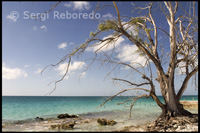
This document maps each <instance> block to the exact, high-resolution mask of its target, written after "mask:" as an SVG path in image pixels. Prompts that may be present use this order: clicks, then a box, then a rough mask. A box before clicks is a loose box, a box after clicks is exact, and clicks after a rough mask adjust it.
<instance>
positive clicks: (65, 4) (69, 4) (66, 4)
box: [64, 2, 72, 8]
mask: <svg viewBox="0 0 200 133" xmlns="http://www.w3.org/2000/svg"><path fill="white" fill-rule="evenodd" d="M64 6H65V7H67V8H70V7H72V2H70V3H64Z"/></svg>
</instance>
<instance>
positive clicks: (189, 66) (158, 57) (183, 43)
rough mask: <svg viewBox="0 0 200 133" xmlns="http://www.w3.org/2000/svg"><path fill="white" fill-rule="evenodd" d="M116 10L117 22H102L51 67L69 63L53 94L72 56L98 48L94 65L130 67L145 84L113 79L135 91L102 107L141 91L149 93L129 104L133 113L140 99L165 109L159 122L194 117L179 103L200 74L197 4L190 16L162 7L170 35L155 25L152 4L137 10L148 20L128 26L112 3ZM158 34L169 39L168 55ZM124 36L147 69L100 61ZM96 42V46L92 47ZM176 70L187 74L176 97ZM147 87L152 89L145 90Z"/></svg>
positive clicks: (174, 7)
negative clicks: (157, 86)
mask: <svg viewBox="0 0 200 133" xmlns="http://www.w3.org/2000/svg"><path fill="white" fill-rule="evenodd" d="M133 5H134V4H133ZM113 6H114V8H115V10H116V13H117V20H105V21H103V22H101V23H100V24H99V26H98V29H97V31H95V32H91V33H90V38H89V39H88V40H87V41H86V42H85V43H83V44H81V45H80V46H78V47H76V48H75V49H74V50H73V51H71V52H70V53H69V54H67V55H66V56H64V57H63V58H62V59H61V60H60V61H59V62H58V63H56V64H52V65H49V66H53V67H55V66H57V65H59V64H61V63H63V62H65V61H68V66H67V68H66V73H65V74H64V75H63V77H62V78H61V79H60V80H58V81H56V82H55V88H54V90H55V89H56V84H57V83H58V82H60V81H62V80H63V79H64V77H65V76H66V75H67V73H68V70H69V67H70V63H71V58H72V57H73V56H79V55H80V54H83V53H85V50H86V49H87V48H90V47H97V46H98V48H97V49H96V50H95V57H94V58H93V60H92V62H91V64H92V63H93V62H94V61H95V60H98V61H101V62H102V63H106V62H107V63H109V64H115V65H116V66H126V67H129V68H130V70H134V71H135V72H137V73H138V74H139V75H140V76H141V79H143V81H144V82H142V83H133V82H131V81H129V80H126V79H121V78H113V80H114V81H118V82H125V83H128V84H130V85H131V86H135V87H133V88H129V89H124V90H123V91H121V92H119V93H117V94H116V95H114V96H112V97H110V98H108V99H107V100H106V101H105V102H104V103H102V104H101V105H100V107H101V106H102V105H104V104H105V103H106V102H107V101H109V100H111V99H112V98H114V97H115V96H117V95H119V94H122V93H124V92H126V91H130V90H141V91H145V92H147V94H142V95H139V96H137V97H133V98H131V99H129V100H127V101H133V102H132V104H131V106H130V110H131V109H132V107H133V105H134V103H135V101H136V100H137V99H138V98H141V97H147V98H148V97H152V98H153V99H154V100H155V101H156V103H157V105H158V106H159V107H160V108H161V109H162V113H161V115H160V116H159V118H170V117H173V116H178V115H190V114H191V113H190V112H189V111H187V110H185V109H184V108H183V105H182V104H181V103H180V98H181V96H182V94H183V93H184V91H185V90H186V89H187V85H188V82H189V80H190V79H191V77H193V76H194V75H195V74H196V73H197V72H198V63H197V61H198V24H197V21H198V20H197V18H196V16H195V13H196V12H195V2H192V4H190V11H189V13H188V12H187V11H185V10H184V9H183V7H182V6H181V4H180V3H178V2H173V3H172V2H164V3H161V4H160V9H161V10H162V12H163V16H164V17H165V18H166V23H167V24H168V26H169V29H168V30H169V32H168V31H167V30H165V29H162V28H160V27H158V26H157V25H156V21H155V18H154V17H153V15H152V7H153V3H150V4H149V5H148V6H146V7H135V9H136V10H140V11H143V10H146V11H147V14H146V16H139V17H131V18H129V20H128V21H126V22H124V21H122V16H120V11H119V9H118V7H117V5H116V3H115V2H113ZM98 7H99V4H98ZM136 10H134V11H136ZM178 10H180V11H182V13H183V14H181V15H180V13H179V14H178ZM133 27H135V30H136V31H137V33H138V34H137V35H134V34H133ZM158 30H159V31H162V32H163V33H165V34H166V37H168V38H169V43H168V45H169V47H170V50H169V52H168V53H166V52H158V51H159V47H162V46H161V44H159V43H158V35H157V34H158ZM108 31H109V32H110V31H113V34H112V36H109V37H107V38H103V39H100V38H99V36H100V35H101V34H103V33H105V32H108ZM122 36H123V37H126V38H127V39H128V40H129V41H130V42H132V45H136V46H137V48H138V51H137V52H138V53H140V55H141V56H143V57H145V58H146V63H145V65H142V64H140V63H137V62H136V63H135V64H137V65H132V64H128V63H126V62H122V61H119V60H114V58H112V54H111V55H109V56H108V55H106V54H105V55H104V56H103V58H97V57H98V53H99V51H100V50H101V49H103V48H105V47H108V46H110V45H115V43H116V41H117V40H118V39H119V38H120V37H122ZM94 42H95V44H92V43H94ZM113 49H114V47H113ZM168 55H169V56H168ZM164 57H166V58H164ZM164 63H167V64H168V67H164ZM49 66H47V67H49ZM116 66H114V67H113V70H114V69H115V68H116ZM153 67H154V68H153ZM45 68H46V67H45ZM45 68H44V69H45ZM165 68H167V69H165ZM44 69H43V70H44ZM147 69H148V72H149V74H145V70H147ZM152 69H155V70H156V75H153V74H152ZM175 69H181V70H184V71H182V74H183V75H182V76H184V80H183V82H182V85H181V87H180V88H179V89H178V90H179V91H178V93H177V94H176V93H175V86H174V81H175V80H174V78H175V75H176V74H175ZM155 82H158V83H159V87H160V91H161V94H162V96H163V98H164V103H162V102H161V101H160V100H159V99H158V97H157V95H156V91H155ZM147 85H148V86H149V88H150V89H148V88H145V86H147ZM54 90H53V91H54ZM53 91H52V92H53ZM127 101H124V102H127ZM124 102H123V103H124Z"/></svg>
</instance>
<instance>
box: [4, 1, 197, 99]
mask: <svg viewBox="0 0 200 133" xmlns="http://www.w3.org/2000/svg"><path fill="white" fill-rule="evenodd" d="M56 3H57V2H38V1H37V2H3V3H2V6H3V7H2V73H3V74H2V94H3V95H19V96H31V95H33V96H44V95H46V94H48V93H50V92H51V91H52V90H53V88H54V83H53V82H52V81H56V80H59V79H60V78H62V75H63V74H64V73H65V68H66V66H67V63H68V62H67V61H66V62H65V63H63V64H60V65H58V66H56V67H48V68H47V69H46V70H45V71H44V72H43V74H42V75H41V74H40V72H41V70H42V69H43V68H45V67H46V66H47V65H50V64H56V63H57V62H59V60H60V59H62V57H64V56H65V55H67V54H68V53H69V52H70V51H71V50H73V49H74V47H76V46H79V45H80V44H83V43H84V42H85V41H86V39H88V38H89V36H90V32H91V31H96V30H97V26H98V24H99V23H100V22H102V21H103V20H106V19H116V18H117V13H116V11H115V9H114V8H113V7H112V6H108V5H112V2H101V3H100V7H101V8H100V9H99V10H97V11H96V12H95V9H96V7H97V2H86V1H82V2H61V3H59V4H58V5H57V6H56V7H55V8H54V9H53V10H52V11H51V12H49V13H47V14H45V15H41V13H44V12H46V11H48V10H49V9H51V8H52V6H53V5H55V4H56ZM116 3H117V5H118V8H119V10H120V13H121V15H122V16H131V17H136V16H138V14H137V13H132V11H133V9H134V5H138V6H145V4H147V3H145V2H134V4H133V3H132V2H116ZM181 4H183V5H184V4H185V5H187V4H188V3H184V2H183V3H181ZM103 5H106V6H103ZM155 10H156V8H155ZM155 10H153V16H154V17H155V21H156V22H157V25H158V26H160V27H163V28H166V29H167V28H168V24H167V23H166V19H165V18H164V17H163V18H162V16H159V15H158V13H157V12H156V11H155ZM40 15H41V18H35V16H40ZM31 16H32V17H31ZM92 16H94V17H95V19H92ZM123 21H124V22H125V21H126V18H124V19H123ZM132 30H134V27H132ZM111 33H112V32H108V33H106V34H103V35H101V36H100V37H101V38H104V39H105V38H107V37H109V36H110V35H111ZM134 34H137V32H134ZM158 40H159V43H162V44H163V45H164V44H165V43H167V42H168V40H167V39H166V38H165V37H164V34H163V33H159V36H158ZM98 48H99V47H91V48H88V49H86V51H85V54H84V55H82V56H81V57H79V58H76V57H74V58H72V62H71V65H70V70H69V73H68V75H67V76H66V77H65V79H64V80H63V81H62V82H59V83H58V84H57V89H56V90H55V91H54V92H53V93H51V96H110V95H114V94H116V93H117V92H119V91H121V90H122V88H121V87H120V86H118V85H117V84H113V82H112V81H111V80H110V79H111V78H113V77H114V76H119V75H120V76H125V77H127V75H128V74H130V69H128V68H125V67H124V68H120V70H119V71H117V72H115V73H112V74H110V75H109V76H107V74H108V73H109V72H110V71H111V70H112V66H110V67H109V66H106V65H103V66H102V65H101V64H100V63H99V62H97V61H95V62H94V63H93V64H92V65H91V66H90V67H89V68H88V65H89V64H90V62H91V60H87V59H90V58H93V57H94V51H95V50H96V49H98ZM112 48H113V46H112V45H111V46H110V47H106V48H104V49H102V50H101V51H99V53H100V54H103V53H104V52H106V53H111V51H112ZM164 48H165V51H168V50H169V46H168V45H165V46H164ZM136 50H137V47H136V46H135V45H133V44H131V42H129V41H128V40H127V39H126V38H125V37H120V38H119V39H118V40H117V42H116V44H115V51H114V55H113V56H115V58H117V59H119V60H120V61H123V62H129V63H130V62H132V61H137V62H139V63H141V64H144V62H145V58H144V57H140V56H139V55H138V54H134V55H133V53H135V51H136ZM130 55H132V56H130ZM87 68H88V69H87ZM86 70H87V71H86ZM137 76H138V75H137V74H135V73H134V74H133V75H131V76H129V77H128V78H130V79H135V80H138V81H139V79H136V78H135V77H137ZM176 80H177V81H176V86H180V85H181V83H182V82H181V81H182V78H181V77H180V78H179V76H178V78H177V79H176ZM191 80H192V79H191ZM50 83H51V84H50ZM189 85H190V87H191V86H192V87H191V88H192V89H188V90H186V91H185V93H184V94H185V95H197V94H198V90H196V89H193V88H194V83H193V82H190V83H189ZM121 86H123V88H125V89H127V88H130V86H127V85H126V84H123V83H122V85H121ZM177 88H178V87H177ZM156 92H157V94H158V95H160V90H159V86H158V84H157V86H156ZM132 94H133V92H131V93H125V95H132Z"/></svg>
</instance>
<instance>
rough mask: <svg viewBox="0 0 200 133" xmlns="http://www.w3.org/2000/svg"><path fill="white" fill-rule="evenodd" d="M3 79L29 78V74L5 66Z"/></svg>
mask: <svg viewBox="0 0 200 133" xmlns="http://www.w3.org/2000/svg"><path fill="white" fill-rule="evenodd" d="M2 71H3V79H17V78H20V77H24V78H25V77H27V73H26V72H25V71H23V70H22V69H19V68H9V67H7V66H5V65H3V67H2Z"/></svg>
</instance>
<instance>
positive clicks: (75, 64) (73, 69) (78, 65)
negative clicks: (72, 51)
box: [55, 61, 86, 76]
mask: <svg viewBox="0 0 200 133" xmlns="http://www.w3.org/2000/svg"><path fill="white" fill-rule="evenodd" d="M85 65H86V63H85V62H82V61H74V62H73V63H71V64H70V66H69V70H68V74H74V73H75V72H76V71H77V70H80V69H82V68H83V67H84V66H85ZM67 66H68V63H63V64H60V65H59V66H58V68H56V69H55V70H56V71H59V75H62V76H63V75H64V74H65V72H66V68H67Z"/></svg>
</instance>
